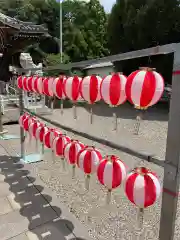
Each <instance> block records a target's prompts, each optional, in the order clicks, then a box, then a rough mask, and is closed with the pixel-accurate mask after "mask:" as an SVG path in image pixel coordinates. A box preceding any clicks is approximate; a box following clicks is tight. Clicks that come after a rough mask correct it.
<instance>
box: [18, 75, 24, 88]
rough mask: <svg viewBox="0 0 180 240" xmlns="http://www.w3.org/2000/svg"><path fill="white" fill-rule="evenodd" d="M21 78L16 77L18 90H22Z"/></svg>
mask: <svg viewBox="0 0 180 240" xmlns="http://www.w3.org/2000/svg"><path fill="white" fill-rule="evenodd" d="M23 78H24V77H23V76H18V78H17V86H18V88H20V89H23Z"/></svg>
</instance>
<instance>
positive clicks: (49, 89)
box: [43, 77, 54, 97]
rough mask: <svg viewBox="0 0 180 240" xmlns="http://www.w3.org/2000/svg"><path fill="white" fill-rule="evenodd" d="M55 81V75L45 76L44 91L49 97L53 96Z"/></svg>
mask: <svg viewBox="0 0 180 240" xmlns="http://www.w3.org/2000/svg"><path fill="white" fill-rule="evenodd" d="M53 82H54V78H53V77H45V78H44V79H43V93H44V94H45V95H47V96H49V97H53V96H54V93H53Z"/></svg>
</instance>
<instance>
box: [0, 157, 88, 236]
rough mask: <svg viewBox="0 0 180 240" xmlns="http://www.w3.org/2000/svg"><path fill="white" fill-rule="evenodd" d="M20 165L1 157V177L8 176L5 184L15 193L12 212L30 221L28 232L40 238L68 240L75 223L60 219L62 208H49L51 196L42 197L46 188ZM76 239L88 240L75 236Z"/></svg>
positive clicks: (11, 198)
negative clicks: (37, 182)
mask: <svg viewBox="0 0 180 240" xmlns="http://www.w3.org/2000/svg"><path fill="white" fill-rule="evenodd" d="M18 162H19V158H17V157H9V156H0V169H1V174H3V175H4V177H5V179H4V182H6V183H8V184H9V190H10V191H11V193H12V194H11V196H10V200H9V201H10V202H11V205H12V206H13V209H14V210H17V211H19V213H20V214H21V215H22V216H23V217H25V218H27V219H28V222H29V225H28V229H26V230H27V231H28V230H29V231H30V232H31V233H30V234H34V235H35V236H36V237H37V239H48V240H66V239H67V238H66V237H67V236H69V235H70V234H72V233H73V230H74V226H73V224H72V222H70V221H68V220H66V219H62V218H61V209H59V208H58V207H56V206H51V205H50V203H51V200H52V198H51V196H48V195H44V194H42V191H43V187H42V186H37V185H34V184H33V183H34V182H35V178H33V177H31V176H29V175H28V174H29V171H27V170H23V169H22V168H23V165H22V164H19V163H18ZM73 235H74V234H73ZM73 235H72V236H73ZM11 237H13V236H11ZM33 239H34V238H33ZM68 239H69V238H68ZM73 239H74V240H75V239H76V240H78V239H79V240H85V239H81V238H76V237H75V236H74V238H73ZM69 240H71V239H69Z"/></svg>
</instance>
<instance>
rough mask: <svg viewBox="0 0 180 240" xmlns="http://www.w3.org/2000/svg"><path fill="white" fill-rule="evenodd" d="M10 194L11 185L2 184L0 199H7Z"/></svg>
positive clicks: (0, 186) (0, 183)
mask: <svg viewBox="0 0 180 240" xmlns="http://www.w3.org/2000/svg"><path fill="white" fill-rule="evenodd" d="M9 194H11V191H10V190H9V184H7V183H5V182H0V197H6V196H8V195H9Z"/></svg>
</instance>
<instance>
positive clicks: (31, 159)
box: [20, 153, 43, 164]
mask: <svg viewBox="0 0 180 240" xmlns="http://www.w3.org/2000/svg"><path fill="white" fill-rule="evenodd" d="M41 161H43V160H42V155H41V154H36V153H32V154H29V155H26V156H25V157H24V159H22V158H21V159H20V162H22V163H25V164H30V163H36V162H41Z"/></svg>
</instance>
